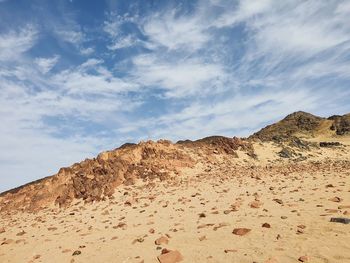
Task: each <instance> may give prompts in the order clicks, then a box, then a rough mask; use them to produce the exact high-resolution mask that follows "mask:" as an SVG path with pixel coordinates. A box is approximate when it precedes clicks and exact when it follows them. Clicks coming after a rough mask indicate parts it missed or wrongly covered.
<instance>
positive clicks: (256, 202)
mask: <svg viewBox="0 0 350 263" xmlns="http://www.w3.org/2000/svg"><path fill="white" fill-rule="evenodd" d="M249 205H250V207H251V208H260V207H261V206H262V205H263V203H262V202H260V201H253V202H251V203H250V204H249Z"/></svg>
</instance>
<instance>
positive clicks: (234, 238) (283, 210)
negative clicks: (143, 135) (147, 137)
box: [0, 112, 350, 263]
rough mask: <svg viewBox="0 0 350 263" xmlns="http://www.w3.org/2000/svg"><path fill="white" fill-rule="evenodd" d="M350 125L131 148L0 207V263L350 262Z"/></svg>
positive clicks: (292, 125)
mask: <svg viewBox="0 0 350 263" xmlns="http://www.w3.org/2000/svg"><path fill="white" fill-rule="evenodd" d="M349 123H350V122H349V115H343V116H335V117H334V116H333V117H330V118H321V117H316V116H314V115H311V114H308V113H305V112H296V113H293V114H290V115H288V116H287V117H286V118H284V119H283V120H281V121H279V122H277V123H275V124H272V125H270V126H268V127H266V128H264V129H262V130H260V131H259V132H257V133H255V134H253V135H252V136H250V137H248V138H237V137H233V138H227V137H221V136H213V137H208V138H204V139H201V140H197V141H189V140H188V141H180V142H177V143H172V142H170V141H167V140H160V141H157V142H153V141H145V142H140V143H138V144H126V145H123V146H121V147H119V148H118V149H115V150H112V151H106V152H102V153H101V154H99V155H98V156H97V157H96V158H94V159H87V160H85V161H83V162H81V163H76V164H73V165H72V166H71V167H67V168H62V169H61V170H60V171H59V172H58V173H57V174H55V175H53V176H50V177H47V178H44V179H42V180H39V181H36V182H33V183H30V184H28V185H24V186H22V187H19V188H16V189H13V190H10V191H7V192H4V193H2V194H1V196H0V211H1V214H0V221H1V228H0V261H1V262H135V263H141V262H160V263H172V262H240V263H253V262H256V263H274V262H276V263H277V262H283V263H284V262H286V263H289V262H332V263H333V262H339V263H340V262H342V263H343V262H350V235H349V234H350V228H349V227H350V224H349V218H350V217H349V214H350V180H349V177H350V153H349V147H350V137H349V127H350V126H349Z"/></svg>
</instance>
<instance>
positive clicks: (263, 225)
mask: <svg viewBox="0 0 350 263" xmlns="http://www.w3.org/2000/svg"><path fill="white" fill-rule="evenodd" d="M262 227H265V228H271V225H270V224H269V223H264V224H262Z"/></svg>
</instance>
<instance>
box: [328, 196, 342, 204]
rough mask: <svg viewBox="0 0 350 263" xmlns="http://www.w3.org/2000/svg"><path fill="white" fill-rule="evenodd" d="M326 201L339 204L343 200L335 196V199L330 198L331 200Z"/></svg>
mask: <svg viewBox="0 0 350 263" xmlns="http://www.w3.org/2000/svg"><path fill="white" fill-rule="evenodd" d="M328 200H329V201H332V202H336V203H339V202H341V201H342V200H343V199H341V198H340V197H337V196H335V197H333V198H331V199H328Z"/></svg>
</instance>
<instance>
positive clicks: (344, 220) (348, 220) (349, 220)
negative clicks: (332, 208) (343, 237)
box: [330, 217, 350, 224]
mask: <svg viewBox="0 0 350 263" xmlns="http://www.w3.org/2000/svg"><path fill="white" fill-rule="evenodd" d="M330 221H331V222H335V223H342V224H350V218H343V217H332V218H331V220H330Z"/></svg>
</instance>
